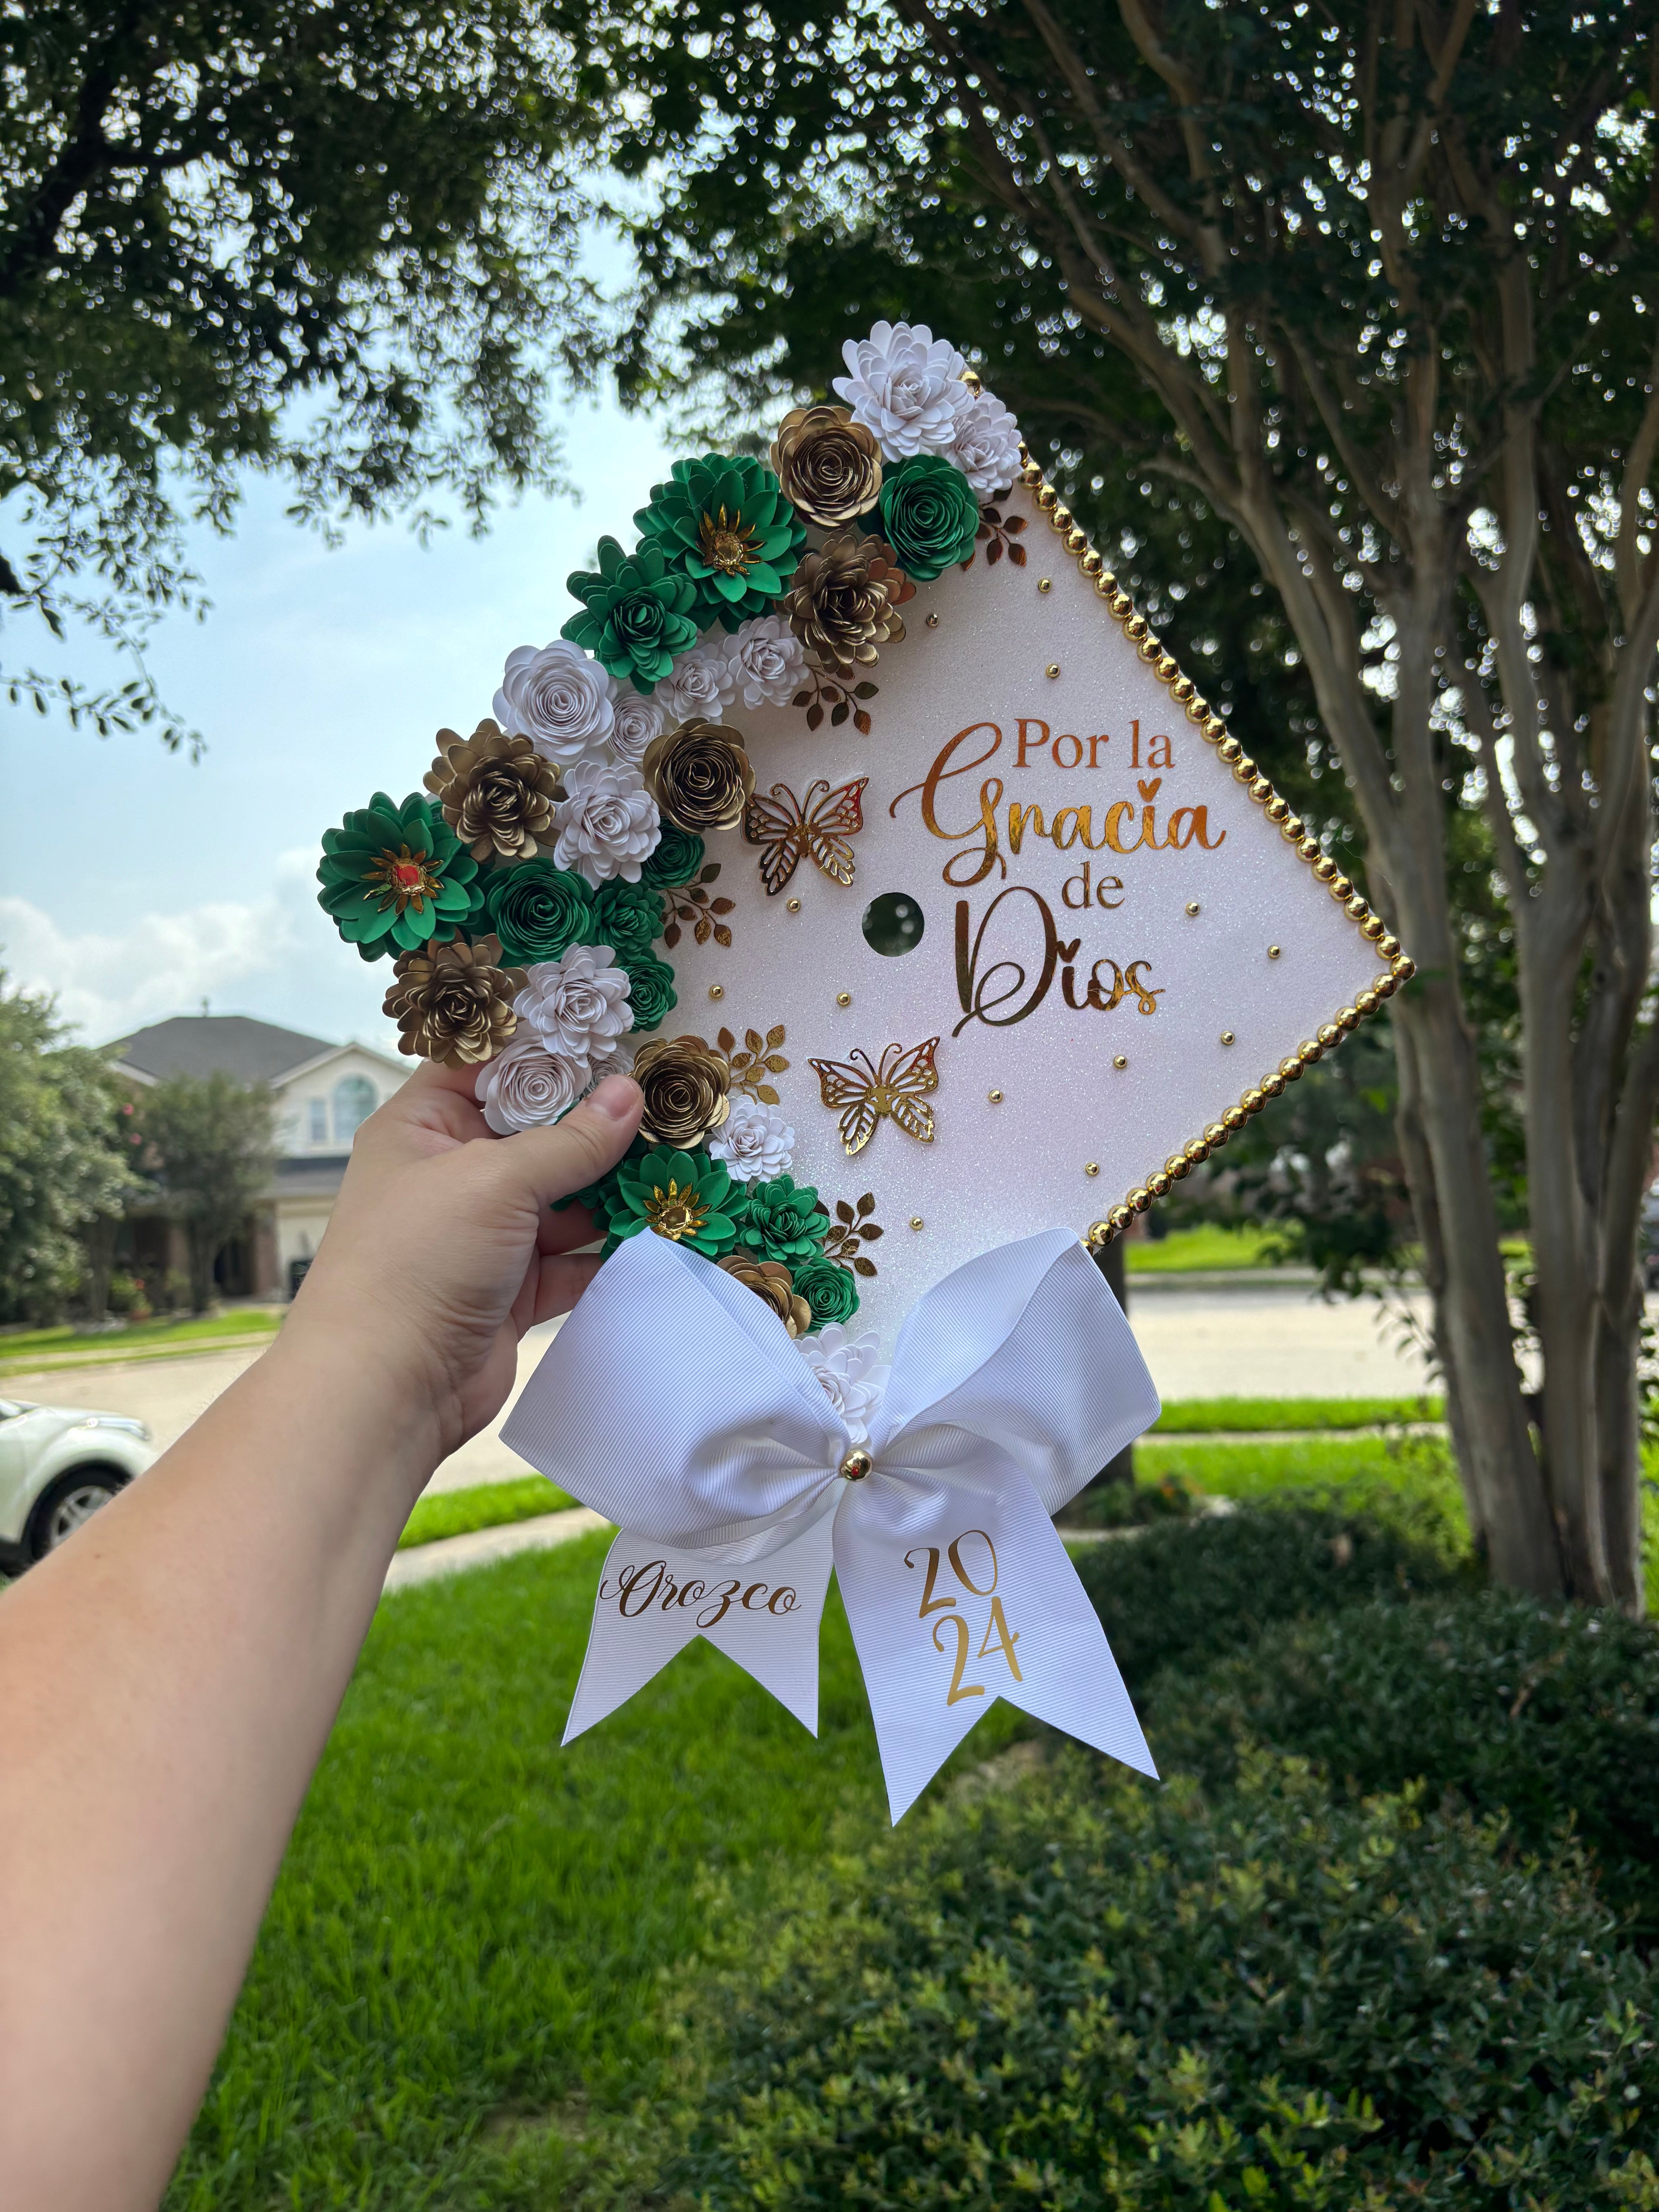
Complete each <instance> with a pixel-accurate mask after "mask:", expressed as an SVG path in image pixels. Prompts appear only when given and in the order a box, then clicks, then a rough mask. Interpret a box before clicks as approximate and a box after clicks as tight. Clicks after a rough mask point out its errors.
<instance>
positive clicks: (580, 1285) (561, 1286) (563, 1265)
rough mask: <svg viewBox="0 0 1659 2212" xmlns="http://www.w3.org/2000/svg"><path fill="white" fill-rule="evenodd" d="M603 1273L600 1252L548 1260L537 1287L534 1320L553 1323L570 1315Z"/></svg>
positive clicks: (544, 1264)
mask: <svg viewBox="0 0 1659 2212" xmlns="http://www.w3.org/2000/svg"><path fill="white" fill-rule="evenodd" d="M598 1273H599V1254H598V1253H597V1252H584V1253H580V1254H574V1255H571V1256H569V1257H568V1258H564V1259H554V1260H544V1261H542V1264H541V1274H540V1278H539V1279H538V1282H537V1285H536V1304H535V1311H534V1314H533V1316H532V1320H533V1321H551V1320H552V1318H553V1316H554V1315H555V1314H563V1313H568V1312H569V1310H570V1309H571V1307H572V1306H574V1304H575V1303H576V1301H577V1299H578V1298H579V1297H580V1296H581V1294H582V1292H583V1291H585V1290H586V1288H587V1286H588V1285H589V1284H590V1283H591V1282H592V1279H593V1278H594V1276H595V1275H597V1274H598Z"/></svg>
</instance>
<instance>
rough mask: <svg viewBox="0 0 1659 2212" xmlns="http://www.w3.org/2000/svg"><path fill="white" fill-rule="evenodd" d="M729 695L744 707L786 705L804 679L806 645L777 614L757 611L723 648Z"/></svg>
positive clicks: (803, 682)
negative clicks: (729, 675)
mask: <svg viewBox="0 0 1659 2212" xmlns="http://www.w3.org/2000/svg"><path fill="white" fill-rule="evenodd" d="M726 665H727V666H728V667H729V668H730V670H731V671H732V689H733V696H734V697H735V698H737V699H741V700H742V702H743V703H744V706H745V707H787V705H788V704H789V702H790V701H791V700H792V699H793V697H794V696H795V694H796V692H797V691H799V689H800V687H801V685H802V684H805V681H806V648H805V647H804V646H803V645H802V643H801V641H800V640H799V638H798V637H797V636H796V635H795V633H794V631H793V630H792V629H790V627H789V625H788V623H787V622H786V621H785V620H784V618H783V617H782V616H781V615H757V616H756V617H755V619H754V620H753V622H746V623H744V626H743V628H742V629H740V630H738V633H737V635H735V636H734V637H733V638H732V640H731V641H730V643H729V644H728V645H727V647H726Z"/></svg>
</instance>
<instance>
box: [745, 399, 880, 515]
mask: <svg viewBox="0 0 1659 2212" xmlns="http://www.w3.org/2000/svg"><path fill="white" fill-rule="evenodd" d="M772 470H773V473H774V474H775V476H776V477H777V479H778V481H779V483H781V485H782V486H783V495H784V497H785V498H786V499H787V501H789V503H790V505H791V506H792V507H793V508H794V509H795V512H796V513H798V514H802V515H805V518H806V520H807V521H808V522H816V523H817V524H819V525H820V526H822V527H823V529H825V530H838V529H839V528H840V527H841V526H842V524H843V523H848V522H852V521H854V520H856V519H857V518H858V516H860V514H868V513H869V512H870V510H871V508H872V507H873V506H874V505H875V503H876V500H877V498H878V495H879V493H880V491H881V448H880V447H879V446H878V444H877V443H876V441H875V439H874V437H873V436H872V435H871V433H870V432H869V431H868V430H866V428H865V427H864V425H863V423H862V422H854V420H853V418H852V416H850V415H849V414H848V411H847V410H846V409H845V408H844V407H797V408H796V409H795V410H794V411H793V413H792V414H789V415H786V416H784V418H783V421H782V422H781V423H780V424H779V426H778V435H777V436H776V437H775V439H774V440H773V441H772Z"/></svg>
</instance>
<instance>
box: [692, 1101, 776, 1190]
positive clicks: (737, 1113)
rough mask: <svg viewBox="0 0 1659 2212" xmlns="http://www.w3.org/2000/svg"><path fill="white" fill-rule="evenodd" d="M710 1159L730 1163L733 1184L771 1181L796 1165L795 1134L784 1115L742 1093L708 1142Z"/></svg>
mask: <svg viewBox="0 0 1659 2212" xmlns="http://www.w3.org/2000/svg"><path fill="white" fill-rule="evenodd" d="M708 1157H709V1158H710V1159H714V1160H724V1161H725V1162H726V1173H727V1175H729V1176H731V1178H732V1182H769V1181H770V1180H771V1178H772V1177H773V1176H781V1175H787V1173H788V1172H789V1170H790V1169H791V1168H792V1167H793V1165H794V1161H795V1133H794V1131H793V1129H792V1128H791V1127H790V1126H789V1124H788V1123H787V1121H785V1120H784V1118H783V1116H782V1115H781V1114H775V1113H774V1112H773V1110H772V1109H771V1108H770V1107H769V1106H763V1105H762V1104H761V1103H760V1101H759V1100H758V1099H757V1098H745V1097H743V1096H742V1095H741V1094H739V1095H738V1097H735V1098H733V1099H732V1104H731V1108H730V1109H729V1110H728V1112H727V1114H726V1119H725V1121H723V1122H722V1123H721V1125H720V1131H719V1133H718V1134H717V1135H715V1136H713V1137H711V1138H710V1139H708Z"/></svg>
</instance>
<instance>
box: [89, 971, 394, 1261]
mask: <svg viewBox="0 0 1659 2212" xmlns="http://www.w3.org/2000/svg"><path fill="white" fill-rule="evenodd" d="M105 1050H106V1054H108V1056H109V1058H110V1059H111V1060H112V1061H113V1062H114V1064H115V1066H116V1067H117V1068H118V1070H119V1071H120V1073H122V1074H123V1075H125V1076H127V1077H129V1078H130V1079H131V1081H132V1082H133V1083H135V1084H137V1085H141V1086H142V1085H149V1084H151V1083H158V1082H160V1081H161V1080H162V1079H164V1078H165V1077H167V1076H169V1075H195V1076H207V1075H216V1074H224V1075H228V1076H230V1077H231V1078H232V1079H233V1080H234V1081H235V1082H238V1083H247V1084H253V1083H264V1084H266V1085H269V1087H270V1093H271V1096H272V1097H273V1098H274V1099H275V1100H276V1142H277V1146H278V1150H279V1158H278V1159H277V1162H276V1175H275V1176H274V1177H273V1178H272V1180H271V1182H270V1186H269V1188H267V1189H265V1190H264V1192H262V1193H261V1194H260V1196H259V1198H258V1200H257V1201H256V1202H255V1205H254V1207H253V1210H252V1213H251V1214H250V1216H249V1218H248V1223H247V1228H246V1233H245V1234H244V1235H243V1236H241V1237H238V1238H237V1239H236V1240H235V1241H234V1243H232V1244H231V1245H229V1246H228V1248H227V1249H226V1251H225V1253H224V1255H223V1257H222V1260H221V1261H220V1263H219V1270H218V1273H219V1280H220V1288H221V1289H222V1291H223V1292H224V1293H225V1295H226V1296H227V1297H261V1296H264V1297H269V1296H270V1295H271V1294H272V1293H273V1292H275V1293H277V1294H280V1295H282V1296H284V1297H293V1295H294V1292H295V1290H296V1289H297V1288H298V1285H299V1280H300V1277H301V1275H302V1274H303V1273H304V1272H305V1267H306V1265H307V1263H308V1262H309V1261H310V1259H311V1256H312V1255H313V1253H314V1252H315V1251H316V1249H317V1246H318V1244H319V1242H320V1241H321V1238H322V1234H323V1231H324V1230H325V1228H326V1227H327V1226H328V1217H329V1214H330V1212H331V1209H332V1207H333V1204H334V1195H335V1193H336V1192H337V1190H338V1189H339V1188H340V1177H341V1176H342V1175H343V1173H344V1170H345V1164H346V1160H347V1158H348V1156H349V1153H350V1151H351V1139H352V1138H353V1137H354V1136H355V1135H356V1132H357V1128H358V1125H359V1124H360V1123H361V1122H363V1121H367V1120H368V1117H369V1115H371V1114H372V1113H373V1112H374V1109H375V1108H376V1107H377V1106H379V1105H380V1103H382V1101H384V1100H385V1099H387V1098H389V1097H391V1096H392V1092H393V1091H396V1090H397V1089H398V1086H399V1085H401V1084H402V1083H404V1081H405V1080H406V1079H407V1078H408V1076H409V1074H410V1063H409V1062H408V1061H406V1060H395V1059H392V1058H390V1057H388V1055H387V1054H385V1053H379V1052H374V1051H371V1050H370V1048H369V1047H368V1046H367V1045H362V1044H330V1043H328V1042H326V1040H325V1039H324V1038H322V1037H314V1036H302V1035H301V1032H300V1031H299V1030H283V1029H278V1028H277V1027H276V1025H275V1024H273V1023H270V1022H256V1021H253V1020H251V1019H250V1018H249V1017H248V1016H246V1014H183V1015H179V1016H176V1017H175V1018H173V1020H171V1021H166V1022H155V1023H153V1024H151V1026H150V1027H149V1029H143V1030H134V1031H133V1033H132V1035H131V1036H125V1037H118V1038H117V1039H116V1040H115V1042H113V1043H112V1044H109V1045H107V1046H106V1047H105ZM126 1234H127V1236H128V1237H130V1239H131V1252H130V1254H129V1255H127V1257H126V1259H125V1264H126V1265H128V1266H130V1267H131V1268H132V1270H133V1272H134V1273H137V1274H140V1275H143V1274H146V1273H149V1271H150V1270H156V1271H158V1272H165V1271H166V1270H167V1269H168V1268H170V1267H177V1268H180V1269H182V1267H183V1266H184V1256H183V1250H182V1244H183V1235H182V1231H180V1230H179V1228H178V1226H177V1225H176V1224H174V1223H172V1222H169V1221H167V1220H166V1219H164V1218H162V1217H161V1216H160V1215H159V1214H148V1215H147V1214H142V1213H141V1214H137V1215H135V1216H134V1217H133V1218H131V1220H130V1221H129V1223H128V1224H127V1229H126Z"/></svg>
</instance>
